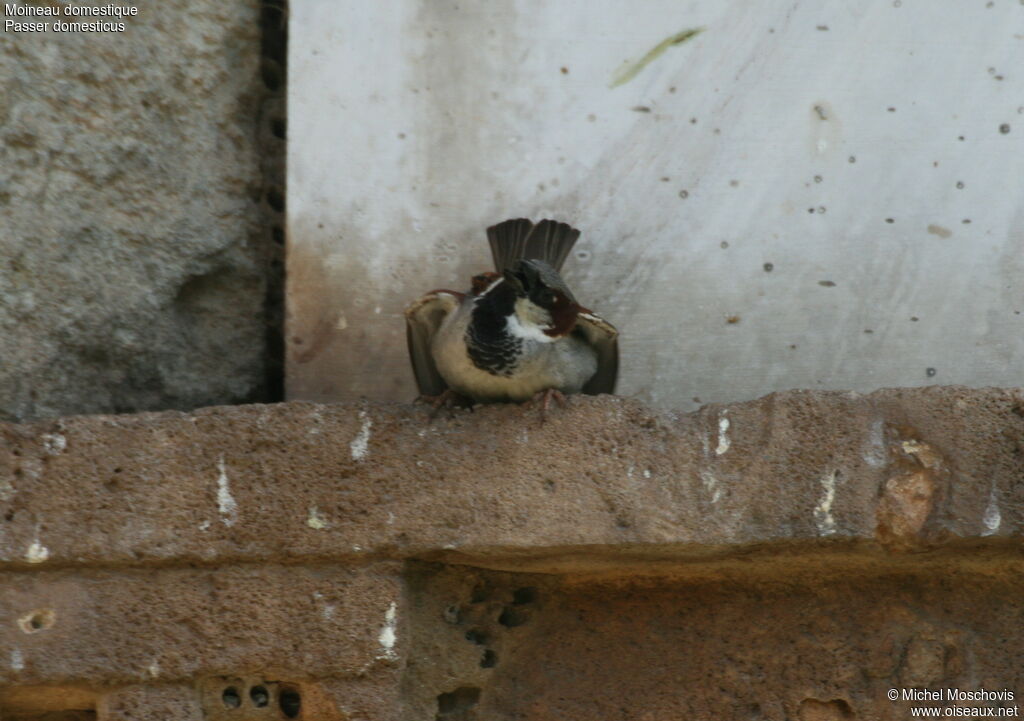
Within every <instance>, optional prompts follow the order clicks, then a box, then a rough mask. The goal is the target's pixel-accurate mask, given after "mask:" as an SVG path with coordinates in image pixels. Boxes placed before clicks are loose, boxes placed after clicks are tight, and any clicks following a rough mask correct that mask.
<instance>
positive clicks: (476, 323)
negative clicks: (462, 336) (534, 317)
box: [466, 283, 523, 376]
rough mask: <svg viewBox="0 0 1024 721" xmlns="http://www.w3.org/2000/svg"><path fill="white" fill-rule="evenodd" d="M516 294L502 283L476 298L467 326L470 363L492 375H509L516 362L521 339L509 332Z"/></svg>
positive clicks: (519, 352) (467, 346)
mask: <svg viewBox="0 0 1024 721" xmlns="http://www.w3.org/2000/svg"><path fill="white" fill-rule="evenodd" d="M515 303H516V293H515V291H514V290H513V289H512V288H509V287H508V286H507V284H505V283H499V284H498V285H497V286H495V287H493V288H491V290H490V291H489V292H488V293H487V294H486V295H484V296H483V297H481V298H480V299H479V300H477V302H476V304H475V305H474V306H473V313H472V315H471V316H470V320H469V326H468V327H467V328H466V353H467V354H468V355H469V359H470V360H471V361H473V365H475V366H476V367H477V368H479V369H480V370H482V371H487V372H488V373H490V374H491V375H496V376H511V375H512V374H513V373H515V370H516V366H518V365H519V357H520V355H521V354H522V352H523V339H522V338H517V337H515V336H514V335H512V334H511V333H509V332H508V318H509V316H511V315H512V314H513V313H515Z"/></svg>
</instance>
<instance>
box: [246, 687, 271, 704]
mask: <svg viewBox="0 0 1024 721" xmlns="http://www.w3.org/2000/svg"><path fill="white" fill-rule="evenodd" d="M249 698H251V699H252V703H253V706H255V707H256V708H263V707H264V706H266V705H267V704H269V703H270V694H269V693H267V689H266V687H264V686H253V687H252V688H251V689H249Z"/></svg>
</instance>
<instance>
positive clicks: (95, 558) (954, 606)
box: [0, 388, 1024, 721]
mask: <svg viewBox="0 0 1024 721" xmlns="http://www.w3.org/2000/svg"><path fill="white" fill-rule="evenodd" d="M1022 443H1024V410H1022V399H1021V397H1020V394H1018V393H1015V392H1009V391H1001V390H987V391H970V390H967V389H964V388H928V389H919V390H903V391H885V392H879V393H874V394H871V395H869V396H857V395H855V394H847V393H814V392H790V393H781V394H776V395H772V396H769V397H767V398H764V399H761V400H759V401H755V402H751V403H744V404H736V405H731V406H709V407H707V408H705V409H704V410H702V411H701V412H700V413H696V414H686V415H680V414H677V413H673V412H656V411H652V410H650V409H648V408H646V407H644V406H642V405H640V404H638V403H636V402H632V401H627V400H623V399H618V398H610V397H602V398H596V399H595V398H579V399H574V400H573V401H572V402H571V404H570V406H569V407H568V408H565V409H558V410H557V411H553V412H552V413H551V414H549V418H548V420H547V422H546V423H543V424H542V423H541V422H540V420H539V416H538V413H537V411H525V410H523V409H520V408H518V407H502V406H491V407H487V408H483V409H480V410H478V411H476V412H475V413H470V412H467V411H462V412H458V413H456V414H455V415H454V417H452V418H439V419H436V420H435V421H433V422H432V423H431V422H429V421H428V417H427V410H426V409H423V408H415V407H411V406H406V405H374V404H369V403H360V404H334V405H317V404H312V403H286V404H278V405H273V406H245V407H234V408H211V409H206V410H202V411H198V412H195V413H190V414H184V413H174V412H167V413H159V414H138V415H133V416H92V417H81V418H67V419H63V420H61V421H56V422H46V423H37V424H31V425H13V424H0V717H2V718H4V719H5V720H6V719H9V718H14V719H22V720H27V719H32V720H33V721H40V720H41V719H43V718H45V719H47V721H58V720H59V721H70V720H71V719H85V718H91V719H98V721H110V720H112V719H118V720H122V719H124V720H128V719H132V720H138V721H185V720H188V721H200V719H207V720H209V721H246V720H248V719H286V718H300V719H305V720H306V721H313V720H325V721H326V720H332V721H334V720H336V721H355V720H356V719H359V720H361V721H385V720H387V721H438V720H440V721H472V720H478V721H485V720H486V721H498V720H501V721H504V720H511V719H519V720H521V721H550V719H555V718H557V719H566V721H576V720H579V721H584V720H587V721H592V720H593V719H620V720H621V721H652V720H665V721H668V720H669V719H680V718H686V719H721V720H723V721H733V720H736V721H739V720H743V721H750V720H752V719H761V720H765V721H790V720H794V719H798V720H799V721H823V720H830V721H836V720H838V719H847V720H849V719H864V720H866V719H881V720H885V721H887V720H889V719H893V720H896V719H906V718H909V717H910V711H909V709H910V707H911V706H915V705H918V706H929V707H938V708H940V711H941V708H942V707H944V706H945V705H946V704H944V703H927V704H911V703H908V702H906V701H904V700H899V701H897V702H893V701H890V700H889V699H888V697H887V693H888V692H889V690H890V689H893V688H896V689H901V688H925V689H929V690H935V689H947V688H956V689H960V690H962V691H964V692H969V693H976V692H978V691H980V690H986V691H991V692H994V691H1003V690H1009V691H1011V692H1013V693H1015V694H1018V697H1017V699H1015V700H1009V699H1004V700H1001V701H998V700H997V701H991V700H989V701H985V702H978V703H961V704H959V705H961V706H964V705H967V706H970V705H974V706H979V707H982V710H984V709H985V708H997V709H998V708H1005V709H1011V710H1012V709H1013V708H1018V707H1019V705H1020V700H1019V693H1020V690H1021V689H1022V688H1024V668H1022V666H1021V664H1020V658H1021V652H1022V649H1024V624H1022V623H1021V621H1022V620H1024V605H1022V604H1024V586H1022V581H1021V579H1022V578H1024V574H1022V572H1024V562H1022V558H1021V555H1020V538H1021V532H1022V529H1024V486H1022V485H1021V483H1020V482H1019V481H1020V454H1021V447H1022V445H1021V444H1022ZM567 520H568V521H569V522H567ZM296 704H298V706H296ZM46 713H55V714H59V715H55V716H44V714H46ZM1018 713H1019V708H1018Z"/></svg>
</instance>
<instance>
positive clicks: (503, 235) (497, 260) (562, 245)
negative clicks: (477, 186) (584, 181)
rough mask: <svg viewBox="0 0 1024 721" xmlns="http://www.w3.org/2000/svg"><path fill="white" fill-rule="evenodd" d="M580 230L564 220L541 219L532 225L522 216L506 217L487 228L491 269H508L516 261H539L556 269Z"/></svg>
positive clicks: (513, 265)
mask: <svg viewBox="0 0 1024 721" xmlns="http://www.w3.org/2000/svg"><path fill="white" fill-rule="evenodd" d="M579 237H580V231H578V230H576V229H575V228H573V227H572V226H571V225H568V224H567V223H559V222H558V221H556V220H542V221H540V222H539V223H537V224H536V225H534V224H533V223H532V222H531V221H529V220H527V219H526V218H518V219H516V220H506V221H505V222H504V223H498V224H497V225H492V226H491V227H490V228H488V229H487V239H488V240H489V241H490V243H491V255H492V256H493V257H494V269H495V270H496V271H498V272H499V273H504V272H505V271H506V270H511V269H512V268H514V267H515V265H516V262H517V261H520V260H524V259H525V260H543V261H544V262H545V263H547V264H548V265H550V266H551V267H552V268H554V269H555V270H556V271H559V270H561V269H562V263H564V262H565V259H566V258H567V257H568V255H569V251H570V250H572V246H573V245H574V244H575V243H576V239H577V238H579Z"/></svg>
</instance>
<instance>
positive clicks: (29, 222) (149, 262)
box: [0, 0, 283, 420]
mask: <svg viewBox="0 0 1024 721" xmlns="http://www.w3.org/2000/svg"><path fill="white" fill-rule="evenodd" d="M97 4H101V3H97ZM259 6H260V3H259V2H258V0H232V2H216V1H214V0H202V1H200V2H196V3H190V4H189V6H188V7H187V8H182V7H178V6H174V5H171V4H167V3H143V4H141V5H139V11H140V12H139V15H138V16H136V17H134V18H128V19H126V20H125V24H126V26H127V27H126V30H125V31H124V32H123V33H109V34H105V33H74V32H71V33H60V34H59V35H58V34H53V33H5V34H4V36H3V42H2V43H0V96H2V97H3V99H4V100H3V103H0V226H2V227H3V240H2V245H3V253H2V262H0V356H2V357H3V361H2V362H0V418H7V419H15V420H16V419H28V418H40V417H49V416H58V415H66V414H72V413H95V412H127V411H134V410H140V409H163V408H193V407H196V406H200V405H209V404H213V403H233V402H239V401H243V400H246V399H252V398H257V399H262V398H267V397H268V396H267V395H266V389H265V385H266V379H265V370H266V368H265V366H266V359H265V336H266V334H267V330H266V327H265V321H264V299H265V295H266V285H267V273H268V270H267V262H268V260H267V257H266V256H267V253H268V250H267V244H268V243H269V242H270V240H269V237H270V233H269V230H268V229H266V228H265V225H266V223H265V221H264V215H263V212H262V210H261V202H263V201H262V195H263V192H264V187H263V186H264V182H263V176H262V170H261V167H260V150H261V137H262V136H261V135H260V129H259V123H260V120H261V109H262V108H261V106H262V104H263V103H264V101H265V99H266V96H267V90H266V88H265V86H264V83H263V82H261V79H260V37H261V31H260V16H259ZM47 19H49V18H47ZM282 132H283V131H282Z"/></svg>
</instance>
